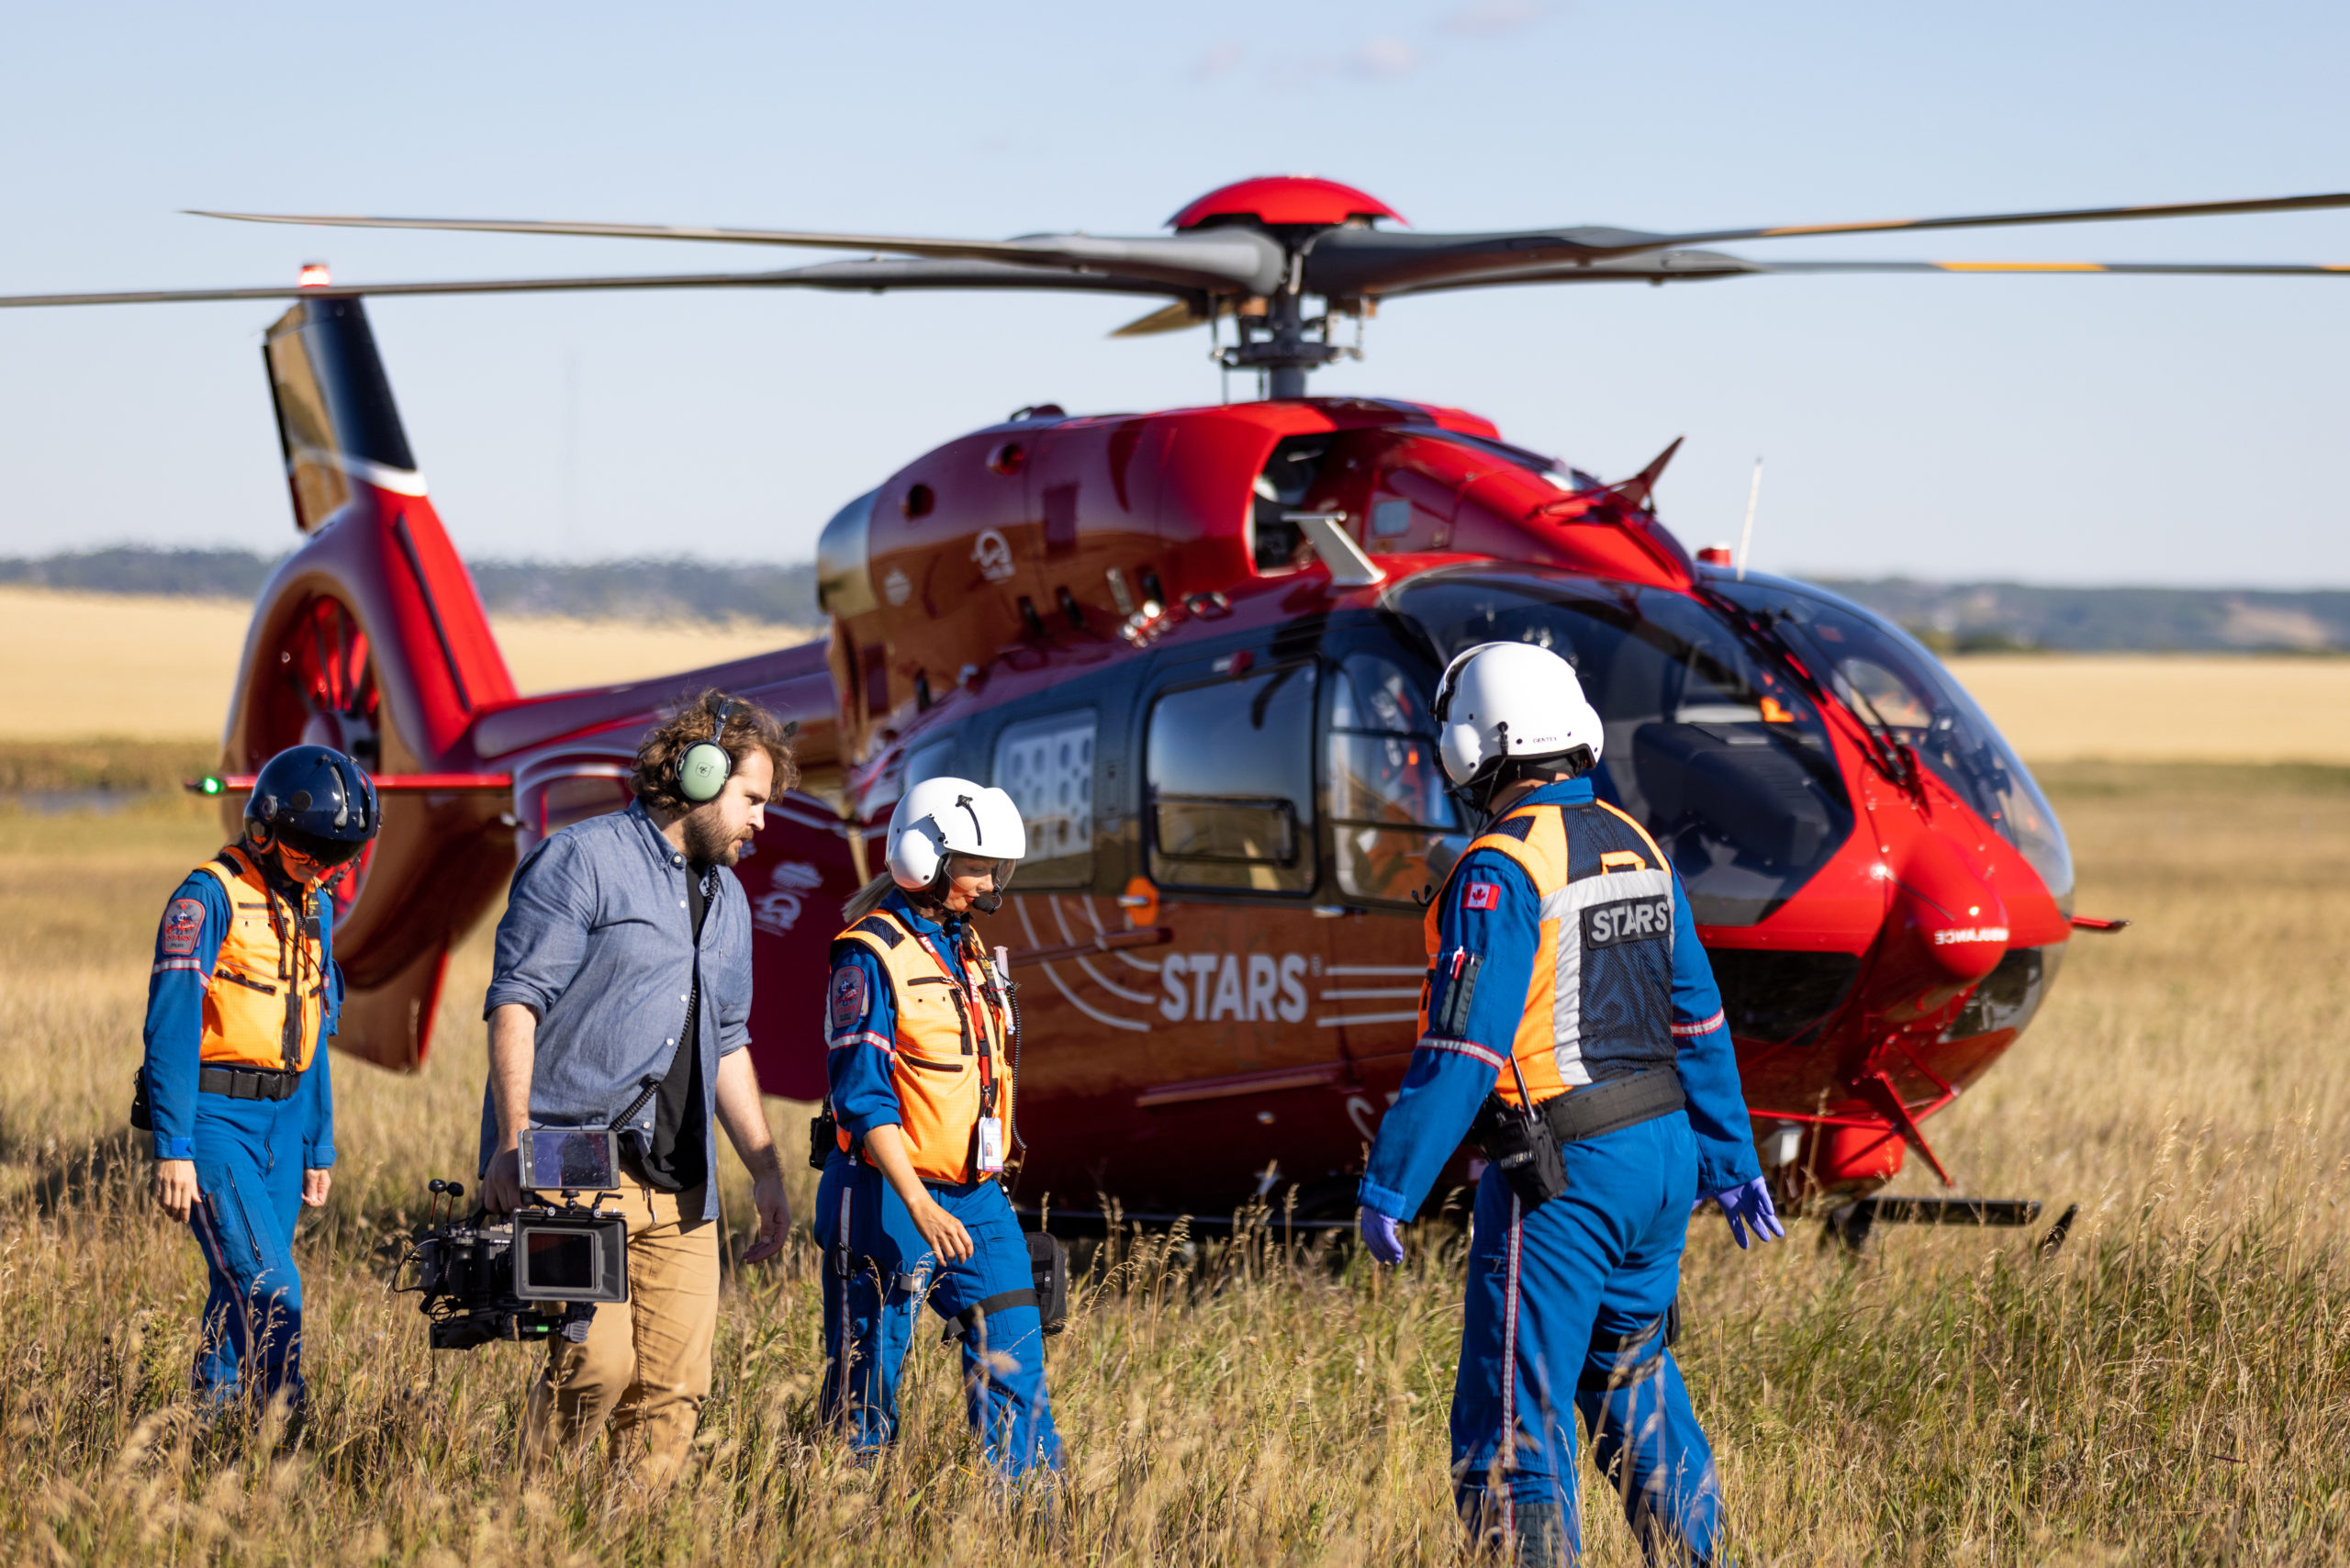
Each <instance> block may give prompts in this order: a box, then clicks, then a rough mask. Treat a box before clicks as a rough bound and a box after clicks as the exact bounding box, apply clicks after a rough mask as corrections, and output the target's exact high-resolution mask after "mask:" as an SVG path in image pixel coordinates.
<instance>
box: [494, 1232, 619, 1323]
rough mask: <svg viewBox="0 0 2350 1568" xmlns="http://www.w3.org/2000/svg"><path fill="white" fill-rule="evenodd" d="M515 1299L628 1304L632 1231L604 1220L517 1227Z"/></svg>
mask: <svg viewBox="0 0 2350 1568" xmlns="http://www.w3.org/2000/svg"><path fill="white" fill-rule="evenodd" d="M514 1294H515V1295H516V1296H517V1297H518V1298H519V1299H520V1300H523V1301H565V1302H583V1301H626V1300H627V1299H628V1226H627V1224H626V1222H625V1221H623V1220H621V1219H620V1218H619V1217H618V1216H617V1215H615V1216H611V1217H609V1218H605V1219H599V1220H579V1219H554V1220H546V1219H527V1218H522V1217H520V1216H518V1217H517V1218H516V1219H515V1222H514Z"/></svg>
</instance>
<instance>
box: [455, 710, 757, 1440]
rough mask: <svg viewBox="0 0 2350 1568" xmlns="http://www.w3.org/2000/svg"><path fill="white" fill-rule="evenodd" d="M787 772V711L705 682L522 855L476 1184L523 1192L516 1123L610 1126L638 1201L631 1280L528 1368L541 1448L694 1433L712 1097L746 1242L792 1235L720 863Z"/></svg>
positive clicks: (506, 1209)
mask: <svg viewBox="0 0 2350 1568" xmlns="http://www.w3.org/2000/svg"><path fill="white" fill-rule="evenodd" d="M798 778H799V773H798V769H797V768H796V767H794V766H793V763H792V757H791V749H790V746H789V742H788V739H787V732H786V731H785V730H784V729H783V727H782V726H781V725H779V724H778V723H777V722H776V721H775V720H774V719H773V718H772V717H771V716H769V715H768V714H767V713H766V712H764V711H761V710H760V709H758V708H757V707H755V705H753V704H751V703H749V702H745V701H741V700H735V699H733V698H729V697H727V696H725V695H724V694H722V693H720V692H717V691H708V692H704V693H703V694H702V695H701V696H700V697H699V698H698V699H697V700H694V701H693V702H692V703H690V704H688V706H687V707H686V708H685V709H684V710H683V711H680V712H678V713H677V714H676V715H675V716H674V717H672V718H671V719H669V720H668V721H667V722H665V723H663V724H661V725H659V726H658V727H657V728H655V729H654V730H653V731H651V732H650V733H649V734H646V735H645V737H644V738H643V742H642V743H641V744H640V745H638V747H637V753H636V769H635V774H634V776H633V778H632V784H633V787H634V789H635V792H636V799H635V801H634V802H633V803H632V804H631V805H630V806H629V808H628V809H627V810H626V811H625V812H617V813H614V814H612V815H610V816H602V817H595V818H590V819H589V820H588V821H586V822H583V823H575V824H574V825H572V826H570V827H567V828H565V829H564V830H563V831H562V832H560V833H557V834H552V835H551V836H549V837H548V838H547V840H546V841H545V842H544V843H543V844H541V845H540V846H538V847H537V848H535V849H533V850H532V852H531V853H530V855H529V856H528V857H525V858H524V859H523V861H522V863H521V865H520V867H518V868H516V869H515V872H514V882H513V887H512V890H510V892H509V896H508V902H507V909H506V915H505V918H504V919H503V920H501V921H500V922H499V923H498V956H497V968H496V972H495V974H494V976H493V978H492V979H491V981H490V986H489V993H488V996H487V999H486V1002H485V1004H484V1011H485V1013H486V1014H487V1018H488V1020H489V1085H488V1092H487V1095H486V1096H485V1100H484V1104H483V1109H482V1162H483V1167H484V1170H483V1194H482V1195H483V1202H484V1204H485V1206H486V1207H487V1208H488V1209H490V1210H491V1211H493V1212H496V1213H510V1212H512V1211H513V1210H514V1209H515V1208H516V1207H517V1206H518V1205H519V1204H520V1203H521V1202H522V1201H523V1196H524V1194H523V1193H522V1191H521V1182H520V1158H519V1155H518V1146H519V1144H520V1139H521V1137H522V1136H523V1134H524V1132H525V1131H526V1130H527V1129H528V1128H531V1127H539V1126H568V1127H595V1128H600V1127H604V1126H616V1125H617V1130H618V1132H619V1134H620V1140H619V1141H620V1144H621V1151H622V1152H621V1171H620V1190H619V1193H618V1194H617V1196H618V1202H619V1207H620V1210H621V1212H623V1213H624V1214H625V1215H626V1216H627V1220H628V1248H627V1249H628V1295H629V1299H628V1300H627V1301H626V1302H622V1303H607V1304H605V1305H600V1306H599V1307H597V1308H596V1310H595V1314H594V1316H593V1317H592V1318H590V1319H589V1320H588V1324H587V1326H586V1333H585V1335H584V1337H581V1338H576V1339H574V1338H571V1337H570V1336H568V1335H563V1336H557V1337H554V1338H550V1339H549V1341H548V1347H549V1348H548V1355H547V1364H546V1368H545V1371H544V1372H543V1375H542V1376H541V1377H540V1378H539V1380H538V1381H537V1382H536V1383H533V1384H532V1389H531V1407H530V1434H531V1443H532V1447H533V1448H534V1449H535V1450H537V1451H538V1452H540V1453H542V1454H543V1455H547V1456H550V1457H552V1456H555V1455H558V1454H560V1453H562V1452H564V1451H566V1450H570V1449H572V1448H574V1447H576V1446H577V1445H578V1444H580V1443H583V1442H585V1441H586V1440H588V1439H591V1438H593V1436H594V1435H595V1434H596V1432H597V1431H599V1430H600V1429H603V1428H605V1427H606V1426H607V1425H608V1424H609V1426H610V1430H611V1434H612V1439H613V1444H614V1451H615V1452H616V1453H619V1452H621V1451H623V1449H624V1447H628V1448H633V1449H634V1450H637V1451H640V1452H641V1453H642V1455H643V1459H644V1461H645V1462H646V1463H647V1464H648V1466H649V1467H650V1470H651V1473H653V1474H655V1475H656V1476H666V1475H669V1474H672V1473H675V1471H676V1470H677V1466H678V1465H679V1464H680V1463H681V1462H683V1460H684V1459H685V1457H686V1455H687V1453H688V1450H689V1449H690V1447H691V1444H692V1441H693V1435H694V1426H695V1423H696V1421H697V1420H698V1419H699V1415H700V1411H701V1403H702V1400H703V1399H704V1398H706V1397H707V1396H708V1394H709V1393H710V1376H711V1337H712V1334H713V1333H714V1331H715V1329H716V1327H717V1322H718V1247H719V1237H718V1232H719V1226H718V1224H717V1223H716V1222H717V1220H718V1217H719V1207H718V1181H717V1174H718V1159H717V1148H716V1146H715V1144H714V1142H713V1140H712V1139H711V1116H712V1114H713V1113H714V1114H716V1116H717V1119H718V1121H719V1123H720V1125H722V1126H724V1128H725V1129H726V1135H727V1137H729V1138H730V1139H731V1140H733V1145H734V1149H735V1152H736V1153H737V1154H739V1155H740V1156H741V1157H742V1159H743V1162H744V1165H746V1166H748V1167H749V1168H750V1170H751V1175H752V1179H753V1187H752V1193H753V1197H754V1199H755V1203H756V1204H757V1208H758V1217H759V1233H758V1239H757V1241H756V1243H755V1245H754V1246H753V1247H752V1248H751V1249H750V1250H749V1251H748V1252H746V1253H745V1254H744V1261H746V1262H758V1261H760V1260H764V1259H766V1258H768V1257H771V1256H772V1255H774V1253H776V1252H777V1251H778V1249H781V1247H782V1245H783V1241H784V1236H785V1233H786V1231H787V1230H788V1229H789V1225H790V1215H789V1209H788V1206H787V1204H786V1201H785V1198H784V1192H783V1173H782V1170H781V1168H780V1167H779V1165H778V1161H777V1159H776V1150H775V1145H774V1141H773V1139H772V1137H770V1135H769V1133H768V1130H767V1116H766V1113H765V1111H764V1110H763V1108H762V1106H761V1103H760V1100H759V1085H758V1078H757V1075H756V1073H755V1071H754V1070H753V1068H752V1066H751V1058H750V1057H749V1055H748V1054H747V1053H746V1052H745V1051H744V1048H743V1047H744V1046H746V1045H748V1044H749V1043H750V1033H749V1029H748V1025H747V1020H748V1018H749V1015H750V1007H751V921H750V905H749V902H748V900H747V899H745V897H744V892H743V889H742V885H741V884H740V883H739V882H737V881H736V880H735V879H734V876H733V872H732V871H731V870H729V869H728V868H730V867H732V866H733V864H734V863H735V862H736V861H737V860H739V859H741V858H742V857H743V855H744V853H745V851H746V850H747V849H748V847H749V846H750V843H751V839H752V835H753V834H755V833H756V832H757V831H758V829H759V828H760V827H761V826H762V825H764V823H765V816H764V808H765V807H766V806H767V803H768V802H769V801H771V800H772V799H774V797H775V796H776V795H777V794H778V793H779V792H780V791H782V790H788V789H789V788H790V787H791V786H792V785H793V784H794V783H796V782H797V781H798Z"/></svg>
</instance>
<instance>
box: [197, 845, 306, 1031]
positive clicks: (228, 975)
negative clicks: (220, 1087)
mask: <svg viewBox="0 0 2350 1568" xmlns="http://www.w3.org/2000/svg"><path fill="white" fill-rule="evenodd" d="M196 869H197V870H199V871H203V872H206V873H207V874H208V875H210V876H211V877H212V878H213V879H215V880H216V881H218V883H219V884H220V890H221V891H223V892H225V893H226V894H228V895H229V929H228V930H227V931H226V932H224V933H222V934H221V937H220V957H219V958H218V960H216V961H215V962H214V964H213V966H212V979H211V980H210V982H209V983H208V984H207V985H206V987H205V990H204V1036H203V1044H202V1047H201V1053H200V1059H202V1060H204V1061H207V1062H217V1063H220V1064H223V1065H233V1066H237V1067H259V1068H271V1069H283V1070H288V1071H293V1072H300V1071H303V1070H307V1069H308V1067H309V1065H310V1058H312V1057H313V1056H315V1055H316V1054H317V1053H318V1048H319V1028H320V1026H321V1025H324V1023H325V1022H326V961H325V960H326V955H325V950H324V946H325V945H324V944H323V943H321V942H320V941H319V934H318V933H319V924H318V922H319V913H318V900H319V894H318V893H317V892H316V891H315V890H309V891H306V892H304V893H303V894H302V902H301V906H300V907H299V908H298V909H297V908H296V907H295V906H294V905H293V904H292V903H291V902H288V901H287V900H285V898H283V897H281V896H279V894H277V893H276V892H275V891H274V890H272V889H271V888H270V886H269V883H268V882H267V880H266V879H263V876H262V873H261V868H260V867H259V866H258V865H256V864H255V863H254V861H253V859H252V857H251V856H249V855H247V854H246V853H245V851H244V850H243V849H242V848H241V847H240V846H235V845H231V846H229V847H228V848H226V849H224V850H222V851H221V852H220V854H219V856H218V857H217V858H215V859H211V860H207V861H206V862H205V863H204V864H203V865H201V866H199V867H197V868H196Z"/></svg>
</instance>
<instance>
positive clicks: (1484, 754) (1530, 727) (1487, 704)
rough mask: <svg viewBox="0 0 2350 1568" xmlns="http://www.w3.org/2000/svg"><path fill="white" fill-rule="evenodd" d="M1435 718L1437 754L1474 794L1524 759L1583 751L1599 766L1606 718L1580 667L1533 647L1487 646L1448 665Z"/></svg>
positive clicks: (1439, 685) (1440, 684)
mask: <svg viewBox="0 0 2350 1568" xmlns="http://www.w3.org/2000/svg"><path fill="white" fill-rule="evenodd" d="M1433 711H1434V712H1435V714H1436V722H1437V736H1438V740H1437V750H1438V753H1439V754H1440V755H1441V756H1442V757H1443V759H1444V771H1445V774H1446V776H1447V777H1449V778H1450V779H1451V780H1452V782H1453V783H1454V784H1455V785H1458V786H1462V787H1466V786H1468V785H1470V784H1471V783H1472V782H1473V781H1475V780H1476V779H1477V778H1480V777H1481V776H1483V775H1487V774H1490V773H1492V772H1493V771H1494V769H1495V768H1496V767H1500V766H1501V765H1502V764H1503V763H1504V762H1505V761H1507V760H1509V759H1511V758H1516V757H1523V758H1539V757H1550V756H1565V755H1566V754H1567V753H1569V752H1571V751H1573V750H1574V749H1575V748H1576V747H1578V746H1581V747H1583V748H1585V749H1587V750H1588V751H1589V752H1590V753H1591V761H1592V762H1593V763H1597V762H1598V760H1599V753H1600V748H1601V745H1602V744H1603V741H1604V736H1603V735H1602V734H1601V732H1600V727H1599V713H1598V711H1597V710H1596V709H1595V708H1593V707H1592V705H1591V704H1590V703H1589V702H1588V701H1586V700H1584V698H1583V683H1582V682H1581V681H1579V680H1577V679H1576V678H1575V671H1574V666H1572V665H1571V664H1569V663H1567V661H1566V660H1564V659H1562V658H1561V657H1560V656H1559V655H1556V654H1554V653H1552V652H1551V651H1550V649H1548V648H1538V647H1536V646H1535V645H1534V644H1531V643H1480V644H1477V645H1476V646H1475V647H1473V648H1471V649H1469V650H1468V651H1467V652H1465V653H1463V654H1461V655H1460V656H1459V657H1458V658H1455V659H1454V660H1453V661H1452V663H1451V664H1449V665H1448V666H1445V671H1444V678H1443V679H1442V680H1440V681H1438V683H1437V689H1436V702H1435V704H1434V708H1433Z"/></svg>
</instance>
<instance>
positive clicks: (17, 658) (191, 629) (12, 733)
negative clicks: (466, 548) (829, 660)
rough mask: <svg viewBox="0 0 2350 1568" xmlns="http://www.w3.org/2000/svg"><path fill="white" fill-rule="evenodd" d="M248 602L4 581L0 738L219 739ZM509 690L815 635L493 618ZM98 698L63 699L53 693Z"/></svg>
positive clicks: (602, 679) (694, 665) (562, 685)
mask: <svg viewBox="0 0 2350 1568" xmlns="http://www.w3.org/2000/svg"><path fill="white" fill-rule="evenodd" d="M251 621H252V606H251V605H249V604H246V603H245V602H243V601H242V600H241V599H172V598H164V597H162V596H153V595H140V594H100V593H62V592H56V591H53V590H50V589H48V588H15V587H5V586H0V741H9V740H39V741H50V740H86V739H89V738H90V737H92V736H95V735H111V736H125V735H134V736H142V737H152V738H155V739H165V740H183V739H185V740H201V741H208V742H211V743H213V744H215V745H217V744H218V742H219V739H220V725H221V722H222V720H223V719H224V718H225V717H226V716H227V714H228V703H229V690H230V689H231V688H233V687H234V686H235V685H236V680H237V662H238V660H239V659H241V657H243V655H244V651H245V628H246V626H247V624H248V623H249V622H251ZM491 623H492V625H493V626H494V627H495V628H496V630H497V632H498V646H499V648H500V649H501V650H503V651H504V653H505V655H506V663H507V667H508V668H509V670H511V671H512V672H513V676H514V685H515V688H516V689H518V690H520V691H524V692H539V691H565V690H568V689H572V688H574V687H580V686H605V685H610V684H612V683H615V682H618V681H623V680H635V679H639V678H643V677H645V676H654V675H668V674H671V673H673V672H676V671H681V670H688V669H698V668H700V667H702V666H707V665H714V664H723V663H725V662H726V661H727V660H729V659H739V658H746V657H748V656H749V655H753V654H764V653H767V652H770V651H772V650H774V649H777V648H782V647H789V646H790V645H791V644H794V643H804V642H806V641H807V640H808V639H810V638H811V637H815V636H820V635H822V633H821V632H819V631H817V630H813V629H808V628H798V627H790V626H766V625H755V624H752V623H749V622H720V623H718V624H716V625H709V626H704V625H685V624H676V625H663V624H646V623H643V622H632V621H628V622H622V621H574V620H567V619H565V618H562V617H558V616H543V615H510V616H493V617H491ZM61 691H84V692H91V693H95V694H101V695H97V696H94V697H93V698H92V700H87V701H84V702H78V703H74V704H73V705H71V706H66V707H61V706H60V705H59V703H58V700H57V693H59V692H61Z"/></svg>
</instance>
